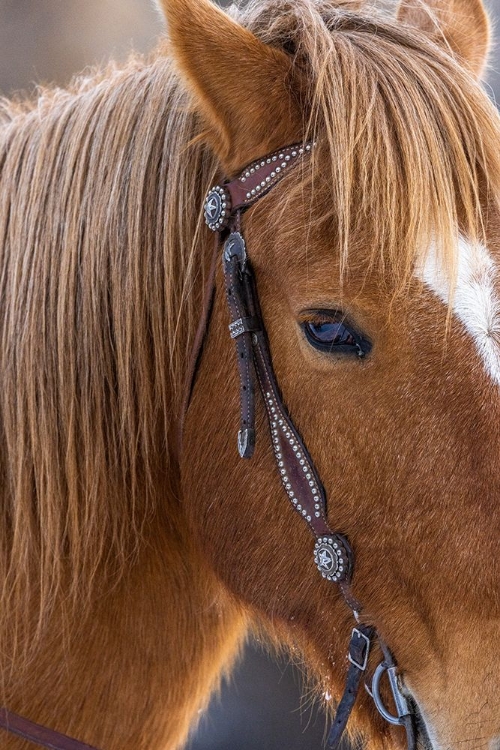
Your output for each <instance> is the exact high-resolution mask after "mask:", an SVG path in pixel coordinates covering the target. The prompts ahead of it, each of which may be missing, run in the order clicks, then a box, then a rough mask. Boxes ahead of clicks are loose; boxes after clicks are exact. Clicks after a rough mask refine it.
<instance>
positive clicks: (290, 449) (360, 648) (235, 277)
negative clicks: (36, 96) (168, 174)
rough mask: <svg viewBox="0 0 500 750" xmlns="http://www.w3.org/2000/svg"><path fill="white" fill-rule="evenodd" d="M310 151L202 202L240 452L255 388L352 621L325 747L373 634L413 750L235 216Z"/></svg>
mask: <svg viewBox="0 0 500 750" xmlns="http://www.w3.org/2000/svg"><path fill="white" fill-rule="evenodd" d="M313 148H314V143H304V144H295V145H292V146H286V147H285V148H281V149H279V150H278V151H275V152H274V153H272V154H269V155H267V156H265V157H262V158H260V159H257V160H256V161H254V162H252V163H251V164H250V165H248V166H247V167H246V168H245V169H244V170H243V171H242V172H241V174H240V175H239V176H238V177H236V178H235V179H234V180H230V181H227V182H224V183H223V184H221V185H217V186H215V187H213V188H212V189H211V190H210V191H209V193H208V195H207V197H206V200H205V205H204V212H205V221H206V223H207V225H208V226H209V228H210V229H212V230H213V231H214V232H218V233H219V237H220V240H221V243H222V265H223V270H224V283H225V290H226V297H227V302H228V307H229V312H230V319H231V322H230V324H229V333H230V335H231V338H232V339H234V341H235V344H236V360H237V365H238V373H239V380H240V428H239V431H238V440H237V442H238V452H239V454H240V456H241V457H242V458H247V459H248V458H251V457H252V455H253V451H254V446H255V393H256V391H257V385H258V388H259V390H260V392H261V395H262V398H263V401H264V405H265V409H266V415H267V420H268V424H269V429H270V433H271V442H272V446H273V451H274V456H275V461H276V465H277V468H278V471H279V474H280V477H281V482H282V485H283V488H284V490H285V493H286V495H287V497H288V500H289V502H290V503H291V505H292V507H293V508H294V509H295V511H296V512H297V513H299V514H300V515H301V516H302V518H303V519H304V521H305V522H306V523H307V525H308V526H309V528H310V530H311V532H312V534H313V536H314V538H315V545H314V562H315V564H316V567H317V568H318V571H319V572H320V573H321V575H322V576H323V578H326V579H327V580H328V581H332V582H333V583H336V584H337V585H338V586H339V588H340V591H341V593H342V596H343V598H344V601H345V603H346V604H347V606H348V607H349V608H350V610H351V611H352V614H353V617H354V619H355V621H356V626H355V627H354V628H353V630H352V634H351V640H350V643H349V649H348V655H347V658H348V661H349V669H348V673H347V679H346V686H345V690H344V694H343V696H342V699H341V701H340V703H339V706H338V709H337V713H336V715H335V718H334V721H333V725H332V729H331V732H330V735H329V738H328V743H329V747H330V748H331V749H332V750H334V749H335V748H338V746H339V744H340V741H341V738H342V735H343V733H344V730H345V728H346V725H347V721H348V719H349V716H350V714H351V711H352V709H353V707H354V704H355V701H356V697H357V695H358V692H359V688H360V685H361V683H362V682H363V677H364V675H365V672H366V668H367V665H368V656H369V653H370V649H371V646H372V644H373V642H374V641H375V639H377V641H378V643H379V645H380V648H381V650H382V653H383V657H384V658H383V660H382V662H381V663H380V664H379V666H378V667H377V669H376V670H375V672H374V675H373V680H372V683H371V688H368V686H367V685H366V687H367V689H368V692H369V693H370V695H371V696H372V698H373V700H374V702H375V705H376V707H377V709H378V711H379V713H380V714H381V715H382V716H383V717H384V719H386V720H387V721H388V722H390V723H391V724H396V725H400V726H404V727H405V729H406V735H407V745H408V750H414V749H415V747H416V737H415V728H414V722H413V713H414V712H413V710H412V708H411V707H410V701H408V700H407V698H406V696H405V695H404V693H403V686H402V682H401V679H400V676H399V674H398V671H397V666H396V663H395V661H394V659H393V657H392V654H391V652H390V650H389V649H388V647H387V646H386V644H385V643H384V642H383V641H382V639H381V638H380V636H379V635H378V633H377V631H376V629H375V628H374V627H373V626H372V625H367V624H364V623H363V622H362V621H361V611H362V607H361V604H360V603H359V602H358V601H357V599H356V597H355V596H354V594H353V593H352V590H351V585H350V584H351V580H352V576H353V572H354V554H353V551H352V548H351V546H350V543H349V541H348V539H347V538H346V537H345V536H344V535H343V534H341V533H339V532H337V531H332V529H331V528H330V527H329V525H328V520H327V517H326V508H327V504H326V494H325V490H324V488H323V485H322V483H321V480H320V477H319V474H318V471H317V469H316V467H315V465H314V461H313V460H312V458H311V455H310V453H309V451H308V449H307V447H306V445H305V443H304V442H303V440H302V439H301V437H300V434H299V432H298V430H297V428H296V427H295V425H294V423H293V421H292V419H291V417H290V415H289V414H288V412H287V409H286V407H285V405H284V403H283V400H282V397H281V393H280V389H279V387H278V383H277V380H276V376H275V374H274V369H273V365H272V359H271V353H270V349H269V344H268V338H267V334H266V329H265V326H264V322H263V319H262V315H261V311H260V305H259V298H258V294H257V286H256V282H255V277H254V275H253V272H252V266H251V262H250V260H249V258H248V254H247V248H246V245H245V240H244V237H243V232H242V229H241V214H242V213H243V212H244V211H245V210H246V209H248V208H249V207H250V206H252V205H253V204H254V203H255V202H256V201H257V200H259V198H261V197H262V196H263V195H266V194H267V193H268V192H269V191H270V190H271V189H272V188H273V187H274V186H275V185H276V184H278V183H279V182H280V181H281V180H282V179H283V177H284V176H286V175H287V174H288V173H289V172H290V170H291V169H292V167H293V166H294V165H295V164H296V163H297V162H298V161H299V160H300V159H301V158H303V157H304V156H306V155H307V154H309V153H310V152H311V151H312V150H313ZM212 283H213V282H212ZM385 673H387V676H388V681H389V686H390V689H391V693H392V696H393V700H394V705H395V708H396V714H397V715H393V714H391V713H390V712H389V711H388V710H387V708H386V707H385V705H384V702H383V700H382V698H381V695H380V683H381V678H382V676H383V675H384V674H385Z"/></svg>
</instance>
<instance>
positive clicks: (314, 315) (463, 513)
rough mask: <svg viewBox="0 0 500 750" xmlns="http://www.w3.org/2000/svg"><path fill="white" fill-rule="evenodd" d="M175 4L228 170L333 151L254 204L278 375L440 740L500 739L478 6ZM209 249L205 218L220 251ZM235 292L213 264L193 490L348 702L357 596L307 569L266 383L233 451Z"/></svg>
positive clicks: (371, 616)
mask: <svg viewBox="0 0 500 750" xmlns="http://www.w3.org/2000/svg"><path fill="white" fill-rule="evenodd" d="M299 5H300V10H298V6H299ZM162 6H163V8H164V11H165V14H166V18H167V24H168V30H169V45H170V51H171V54H172V55H173V56H174V58H175V60H176V61H177V65H178V69H179V75H180V76H181V78H182V79H183V80H184V82H185V85H186V86H187V87H188V89H189V90H190V91H191V92H192V97H193V106H194V107H195V109H196V111H197V112H198V114H199V117H200V118H201V120H202V123H203V128H204V138H205V140H206V142H207V143H208V144H209V146H210V149H211V150H212V152H213V154H214V155H215V158H216V160H217V163H218V165H219V173H220V175H221V177H222V176H226V177H227V178H229V179H231V178H233V177H235V176H236V175H237V174H238V172H239V171H240V170H241V169H243V168H244V167H245V165H247V164H249V163H251V162H252V161H253V160H255V159H259V158H261V157H265V156H266V155H267V154H269V153H270V152H273V151H274V150H275V149H280V148H283V147H285V146H286V145H288V144H293V143H303V142H305V141H307V140H313V141H314V142H315V144H316V145H315V148H314V149H313V150H312V153H311V154H310V155H309V156H308V157H307V158H304V160H303V161H302V163H300V164H298V165H296V166H295V167H294V168H293V169H291V170H290V172H289V174H288V175H287V176H286V177H284V178H283V180H282V181H281V182H280V184H279V185H277V186H276V187H274V188H273V190H272V191H270V192H269V193H268V194H267V195H266V196H264V197H262V198H260V199H259V200H258V202H256V203H255V205H254V206H252V207H250V208H249V209H248V210H247V211H245V212H244V214H243V215H242V216H241V226H242V227H243V230H244V235H245V240H246V244H247V252H248V255H249V258H250V259H251V262H252V266H253V269H254V272H255V276H256V283H257V288H258V294H259V300H260V305H261V308H262V317H263V320H264V322H265V326H266V330H267V335H268V338H269V344H270V350H271V354H272V359H273V364H274V369H275V373H276V378H277V382H278V383H279V387H280V389H281V393H282V397H283V400H284V402H285V404H286V406H287V409H288V412H289V413H290V415H291V416H292V417H293V420H294V422H295V424H296V425H297V428H298V430H299V432H300V434H301V436H302V438H303V439H304V441H305V443H306V445H307V447H308V449H309V452H310V454H311V456H312V457H313V459H314V462H315V464H316V466H317V468H318V471H319V475H320V476H321V479H322V482H323V484H324V487H325V490H326V496H327V502H328V506H327V513H328V520H329V522H330V524H331V526H332V528H334V529H336V530H338V531H340V532H341V533H342V534H345V536H346V537H347V539H348V540H349V542H350V544H351V546H352V548H353V550H354V554H355V572H354V577H353V581H352V590H353V592H354V594H355V597H356V599H357V600H358V601H359V602H361V603H362V606H363V618H364V622H369V623H370V624H373V625H374V626H376V628H377V630H378V632H379V633H380V634H381V636H382V637H383V639H384V641H385V642H386V643H387V644H388V646H389V648H390V650H391V652H392V653H393V654H394V656H395V658H396V660H397V663H398V665H399V669H400V671H401V674H402V676H403V679H404V685H405V689H406V691H407V694H408V695H409V696H411V699H412V700H413V701H414V703H415V705H416V707H417V711H418V716H419V724H420V729H419V733H420V734H421V737H422V741H425V742H426V743H427V745H426V746H428V747H429V748H431V747H432V748H435V749H436V750H437V748H458V747H461V748H463V747H467V748H469V747H470V748H472V747H477V746H478V739H477V738H478V737H480V738H481V742H482V743H483V744H484V745H485V746H486V745H487V743H488V742H490V743H491V744H490V745H489V746H490V747H496V745H495V741H498V739H497V740H495V738H498V737H500V718H499V717H500V713H499V709H498V704H497V695H498V693H499V690H500V664H499V663H498V659H497V657H496V649H495V648H493V644H494V643H495V642H496V640H497V638H498V636H499V635H500V620H499V606H500V597H499V593H500V587H499V583H498V581H499V572H500V571H499V569H498V564H497V562H496V561H497V559H498V555H497V540H498V537H499V533H498V532H499V519H498V514H497V512H496V508H497V502H498V500H497V498H498V491H499V478H500V477H499V469H498V461H499V459H498V455H499V443H498V423H499V418H500V401H499V398H498V387H499V382H500V380H499V379H500V345H499V335H500V334H499V332H500V327H499V326H500V317H499V315H500V313H499V310H500V308H499V299H500V297H499V294H500V287H499V283H498V270H497V264H498V253H499V250H500V245H499V243H500V224H499V215H498V195H499V193H498V187H499V186H498V184H497V183H498V177H497V174H498V173H497V174H495V170H497V168H498V164H497V158H498V157H497V156H496V154H495V150H496V149H497V144H498V140H497V139H498V133H499V130H498V117H497V115H496V113H495V112H494V110H493V108H492V106H491V105H489V104H488V102H487V99H486V95H485V94H484V93H483V91H482V90H481V88H480V85H479V82H478V81H479V78H480V76H481V74H482V71H483V69H484V65H485V61H486V58H487V53H488V44H489V31H488V22H487V18H486V14H485V11H484V8H483V6H482V3H481V2H480V1H479V0H461V1H459V0H449V1H448V2H443V1H439V2H438V0H432V1H429V2H427V3H425V4H424V3H417V2H415V3H413V2H410V3H404V4H402V6H401V7H400V9H399V11H398V16H397V18H396V19H394V20H387V19H385V20H379V21H377V20H374V18H373V16H371V15H368V14H367V13H366V12H365V11H363V9H362V8H359V7H358V6H357V4H353V3H346V4H342V5H335V6H334V5H333V4H330V3H315V4H309V3H304V4H298V6H297V8H295V6H294V4H293V3H287V2H285V3H283V4H282V6H281V5H280V6H279V7H277V6H276V4H274V3H273V5H272V7H271V6H269V7H268V8H266V9H264V10H263V9H262V8H261V9H260V10H259V9H257V8H255V9H252V8H251V9H250V10H248V11H247V15H246V17H245V26H242V25H240V24H239V23H238V22H237V21H236V20H233V18H231V17H229V16H228V15H226V14H225V13H223V12H222V11H221V10H219V9H217V8H216V7H214V6H212V5H210V4H209V3H206V2H202V1H201V0H196V2H195V1H194V0H163V2H162ZM493 163H494V164H495V167H494V168H493ZM212 245H213V238H212V237H210V236H209V232H207V233H206V236H205V237H204V253H205V255H204V260H203V263H204V264H207V263H208V260H207V259H208V258H209V257H211V254H212ZM224 296H225V295H224V278H223V275H222V266H221V264H220V263H218V268H217V273H216V286H215V298H214V305H213V310H212V313H211V317H210V322H209V325H208V330H207V333H206V336H205V340H204V344H203V350H202V354H201V357H200V360H199V366H198V369H197V372H196V377H195V381H194V386H193V391H192V395H191V399H190V403H189V407H188V409H187V414H186V418H185V424H184V436H183V443H182V450H181V466H182V498H183V500H182V502H183V504H184V506H185V508H186V509H187V513H188V516H189V524H190V528H191V530H192V534H193V538H194V539H196V542H197V544H198V545H199V548H200V549H201V550H202V553H203V558H204V561H205V563H204V564H206V565H207V566H209V567H210V568H211V569H213V570H214V571H215V572H216V575H217V577H218V579H219V580H220V581H221V582H222V583H223V585H224V586H225V587H226V588H227V589H228V590H229V591H230V592H231V594H232V595H234V596H235V597H236V599H237V600H238V601H240V602H242V603H243V605H244V607H245V609H246V611H247V612H248V613H249V615H250V616H251V617H252V618H254V620H256V621H258V622H260V623H261V624H263V625H264V627H265V628H266V629H267V632H268V633H271V634H273V635H274V636H275V637H276V638H277V639H278V640H279V641H281V642H283V641H284V642H286V643H288V644H289V645H290V647H291V648H292V649H298V651H299V652H300V653H301V654H304V655H305V658H306V661H307V663H308V664H309V665H310V666H311V668H312V671H313V672H314V674H315V676H316V678H317V680H318V682H319V684H320V686H321V687H322V690H323V691H324V692H325V693H332V694H333V695H335V696H337V697H339V696H340V694H341V692H342V681H343V679H344V677H345V670H346V662H345V650H346V644H347V642H348V635H349V632H350V629H351V627H352V615H351V612H350V611H349V609H348V607H346V603H345V601H344V599H343V597H342V595H341V593H340V591H339V589H338V587H336V586H334V585H332V584H331V583H330V582H328V581H325V580H324V579H323V578H321V576H319V575H318V571H317V570H316V567H315V565H314V564H313V558H312V544H311V537H310V533H309V530H308V528H307V525H306V524H304V523H303V520H302V519H301V518H300V517H299V515H298V514H296V513H292V512H291V510H290V506H289V503H288V502H287V498H286V495H285V494H284V492H283V489H282V487H281V483H280V477H279V474H278V472H277V471H276V467H275V464H274V457H273V452H272V444H271V441H270V439H269V434H268V432H269V431H268V427H267V424H266V422H265V419H264V405H263V403H261V402H259V399H258V398H257V428H256V434H257V438H256V448H255V453H254V456H253V458H252V459H251V460H250V461H245V460H241V459H239V457H238V455H237V450H236V430H237V425H238V423H239V415H238V412H239V408H240V407H239V400H238V384H237V368H236V363H235V354H234V346H233V344H232V342H231V340H230V338H229V336H228V333H227V325H228V322H229V321H228V313H227V307H226V302H225V299H224ZM360 345H362V347H364V349H363V351H362V354H363V356H359V355H360ZM488 644H489V645H488ZM379 658H380V657H379ZM376 660H377V653H376V652H373V653H372V656H371V661H370V666H369V671H370V670H373V669H374V667H375V666H376ZM356 718H357V723H356V728H357V730H359V731H361V732H362V733H363V734H364V736H365V737H367V738H369V746H370V747H373V748H376V747H399V746H401V745H402V744H403V740H404V737H403V733H402V732H401V729H400V728H388V727H386V726H385V725H384V724H383V723H381V721H380V718H379V717H378V716H377V715H376V712H375V711H374V709H373V706H372V703H371V699H370V697H369V696H368V695H364V696H362V697H361V700H360V704H359V707H358V709H357V712H356Z"/></svg>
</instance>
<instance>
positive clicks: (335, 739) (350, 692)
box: [328, 625, 376, 750]
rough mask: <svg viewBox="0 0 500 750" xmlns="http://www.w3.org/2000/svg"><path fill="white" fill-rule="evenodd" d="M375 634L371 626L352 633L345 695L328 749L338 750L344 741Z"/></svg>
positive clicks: (339, 706) (361, 627)
mask: <svg viewBox="0 0 500 750" xmlns="http://www.w3.org/2000/svg"><path fill="white" fill-rule="evenodd" d="M375 634H376V631H375V628H373V627H371V626H369V625H359V626H358V627H357V628H354V629H353V631H352V635H351V641H350V643H349V651H348V654H347V658H348V660H349V670H348V672H347V679H346V683H345V688H344V695H343V696H342V698H341V700H340V703H339V705H338V707H337V712H336V714H335V718H334V720H333V724H332V728H331V730H330V734H329V736H328V747H329V748H330V750H337V748H338V747H339V746H340V743H341V741H342V736H343V734H344V731H345V729H346V726H347V722H348V720H349V716H350V715H351V712H352V709H353V708H354V704H355V702H356V698H357V697H358V693H359V688H360V686H361V681H362V679H363V678H364V676H365V670H366V667H367V664H368V656H369V654H370V648H371V645H372V640H373V638H374V636H375Z"/></svg>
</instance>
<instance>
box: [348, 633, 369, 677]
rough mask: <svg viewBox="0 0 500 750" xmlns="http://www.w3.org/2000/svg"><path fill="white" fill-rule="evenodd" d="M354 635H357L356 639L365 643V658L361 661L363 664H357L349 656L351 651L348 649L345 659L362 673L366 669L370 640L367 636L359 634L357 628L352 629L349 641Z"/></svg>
mask: <svg viewBox="0 0 500 750" xmlns="http://www.w3.org/2000/svg"><path fill="white" fill-rule="evenodd" d="M354 635H357V636H358V638H362V639H363V640H364V641H365V644H366V650H365V658H364V659H363V663H362V664H359V663H358V662H357V661H356V660H355V659H353V658H352V656H351V649H350V648H349V651H348V652H347V658H348V660H349V661H350V662H351V664H354V666H355V667H357V668H358V669H359V670H360V671H361V672H364V671H365V669H366V665H367V664H368V657H369V655H370V646H371V643H370V639H369V638H368V636H367V635H365V634H364V633H362V632H361V630H359V629H358V628H353V629H352V633H351V641H352V639H353V638H354Z"/></svg>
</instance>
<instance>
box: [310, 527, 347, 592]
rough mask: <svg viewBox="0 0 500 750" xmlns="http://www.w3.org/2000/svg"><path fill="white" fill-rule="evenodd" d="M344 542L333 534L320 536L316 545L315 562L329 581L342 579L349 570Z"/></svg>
mask: <svg viewBox="0 0 500 750" xmlns="http://www.w3.org/2000/svg"><path fill="white" fill-rule="evenodd" d="M344 554H345V553H344V547H343V545H342V543H341V542H340V541H339V540H338V539H337V538H335V537H333V536H323V537H320V538H319V539H318V540H317V542H316V544H315V546H314V562H315V563H316V567H317V568H318V570H319V572H320V573H321V575H322V576H323V578H326V579H327V580H328V581H340V580H341V579H342V578H345V575H346V572H347V560H346V558H345V556H344Z"/></svg>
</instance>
